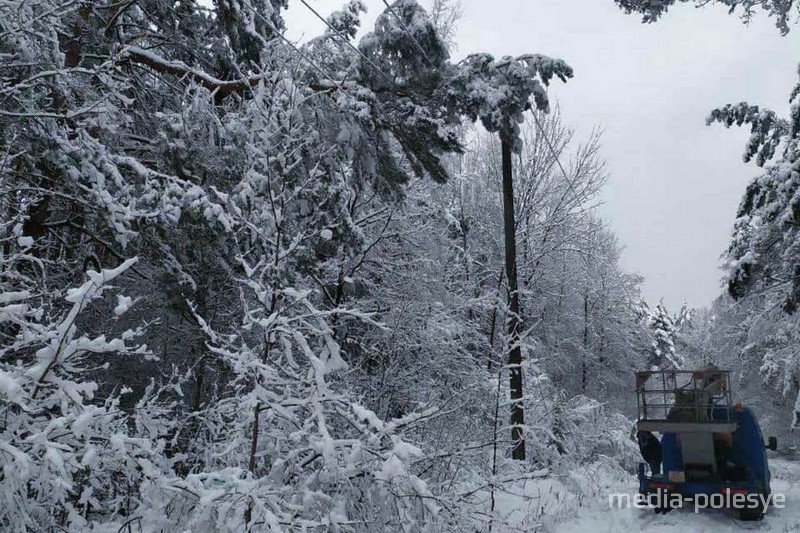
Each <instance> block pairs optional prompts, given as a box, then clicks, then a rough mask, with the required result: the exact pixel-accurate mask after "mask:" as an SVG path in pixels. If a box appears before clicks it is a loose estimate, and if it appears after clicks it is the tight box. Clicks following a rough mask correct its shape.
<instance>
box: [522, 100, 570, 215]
mask: <svg viewBox="0 0 800 533" xmlns="http://www.w3.org/2000/svg"><path fill="white" fill-rule="evenodd" d="M531 115H532V116H533V121H534V122H535V123H536V126H537V127H538V128H539V132H540V133H541V134H542V138H543V139H544V142H545V143H546V144H547V146H548V147H549V148H550V152H552V154H553V157H555V159H556V164H557V165H558V168H559V169H561V174H562V175H563V176H564V180H565V181H566V182H567V185H569V190H570V191H572V195H573V196H574V197H575V199H576V200H577V199H578V193H577V192H576V191H575V185H574V184H573V183H572V180H570V179H569V176H567V171H566V170H564V165H562V164H561V159H560V158H559V157H558V153H557V152H556V149H555V147H554V146H553V143H552V142H551V141H550V137H548V136H547V133H546V132H545V131H544V128H543V127H542V123H541V122H539V117H537V116H536V112H535V111H534V110H531Z"/></svg>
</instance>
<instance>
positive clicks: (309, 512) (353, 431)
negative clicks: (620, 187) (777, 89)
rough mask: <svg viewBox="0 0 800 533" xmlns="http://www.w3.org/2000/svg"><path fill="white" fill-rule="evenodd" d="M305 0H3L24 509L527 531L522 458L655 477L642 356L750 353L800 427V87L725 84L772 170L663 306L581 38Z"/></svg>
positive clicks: (747, 386) (559, 468)
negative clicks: (478, 44) (486, 34)
mask: <svg viewBox="0 0 800 533" xmlns="http://www.w3.org/2000/svg"><path fill="white" fill-rule="evenodd" d="M300 1H302V0H300ZM718 1H719V2H720V3H723V4H726V5H728V6H730V7H731V9H735V8H740V9H739V11H740V12H741V14H742V15H743V16H745V17H748V16H749V15H750V14H752V12H753V11H757V10H767V11H768V12H770V13H772V14H773V15H775V17H776V21H777V24H778V27H779V30H780V31H784V32H786V31H789V27H790V25H791V24H792V23H793V21H792V17H793V16H794V15H796V12H797V7H796V6H795V5H794V2H792V1H789V2H767V1H760V2H757V1H753V0H750V1H744V2H739V1H733V0H724V1H723V0H718ZM287 3H288V0H214V1H213V3H203V2H197V1H195V0H179V1H173V0H97V1H89V0H0V529H2V530H4V531H6V530H7V531H109V532H114V531H165V532H167V531H201V532H202V531H298V532H300V531H303V532H306V531H307V532H312V531H342V532H351V531H352V532H374V531H408V532H413V531H442V532H444V531H452V532H463V531H505V530H506V529H503V528H512V524H511V519H509V518H508V517H507V516H506V515H504V514H502V513H501V510H502V509H503V505H507V499H508V498H509V497H510V496H518V494H517V492H518V491H517V489H518V488H519V486H520V485H519V484H520V483H525V482H527V481H530V480H534V481H535V480H541V479H550V478H552V479H561V480H562V481H563V480H564V479H567V478H569V476H570V473H571V472H574V471H576V470H580V469H582V468H591V469H592V470H593V471H595V470H596V471H600V470H602V471H605V472H610V474H609V475H621V476H626V475H631V473H632V472H633V471H634V470H635V468H636V464H637V463H638V462H639V461H640V458H639V450H638V448H637V444H636V441H635V439H633V438H632V437H633V433H634V429H633V428H634V420H635V410H636V399H635V397H634V396H633V395H632V394H631V391H632V388H633V374H634V372H635V371H636V370H642V369H663V368H692V367H696V366H702V365H705V364H708V363H715V364H717V365H719V366H720V367H724V368H729V369H731V370H732V371H733V377H734V380H735V385H736V388H737V390H739V391H740V392H741V394H740V395H741V396H742V398H743V399H744V400H745V401H746V402H748V403H749V404H751V405H752V406H754V408H755V409H757V411H758V413H759V416H761V417H762V418H763V422H762V424H763V425H764V428H765V431H767V430H769V431H771V434H780V435H781V439H782V440H781V447H782V449H784V451H787V452H788V451H789V450H790V447H791V445H792V443H793V442H794V441H793V439H794V434H793V433H791V432H790V431H791V429H792V428H794V427H795V426H798V425H800V403H798V406H797V407H796V406H795V399H796V398H797V395H798V390H800V353H798V350H797V346H798V344H797V343H798V338H800V329H799V328H798V326H799V324H798V320H797V316H798V314H797V311H798V306H800V250H799V249H798V246H799V245H798V235H799V234H798V231H797V228H798V226H799V225H800V214H799V213H800V212H799V211H798V209H799V208H798V205H799V204H798V194H800V187H799V185H800V85H798V86H797V87H795V88H794V89H793V90H792V89H791V88H787V90H788V92H787V94H789V92H790V95H791V98H790V102H791V109H790V111H789V116H788V118H782V117H781V116H780V115H779V114H778V113H775V112H773V111H769V110H765V109H761V108H759V107H757V106H755V105H748V104H736V105H729V106H725V107H720V108H719V109H717V110H714V111H712V112H711V114H710V116H709V119H708V120H709V123H711V122H719V123H722V124H723V125H725V126H732V125H745V126H749V127H751V129H752V137H751V140H750V142H749V143H748V145H747V147H746V158H747V159H748V160H750V159H753V160H754V161H756V162H757V163H758V164H759V165H760V166H762V167H763V171H764V172H763V174H762V175H761V176H759V177H757V178H756V179H754V180H753V182H752V184H751V185H750V186H749V187H748V189H747V191H745V192H744V198H743V200H742V204H741V207H740V210H739V215H738V218H737V220H736V221H731V224H732V226H733V225H734V222H735V229H734V233H733V236H732V239H731V244H730V248H729V250H728V252H727V253H726V270H725V272H726V276H727V277H726V280H727V292H726V293H725V294H721V296H720V298H719V299H718V300H717V301H716V302H715V303H714V305H713V306H712V307H711V308H709V309H690V308H689V307H688V306H684V307H683V308H682V309H667V308H666V306H665V305H663V304H655V305H652V304H651V305H649V306H648V304H646V303H645V302H644V301H643V298H642V295H641V292H640V286H641V283H642V278H641V277H640V276H639V275H638V274H636V273H633V272H628V271H626V270H625V268H623V266H622V265H621V261H620V256H621V253H622V245H621V243H620V242H618V239H617V237H616V236H615V235H614V233H613V231H612V230H611V229H610V227H609V225H608V224H607V223H606V222H605V221H604V220H603V219H602V217H601V216H600V214H599V212H598V205H599V203H600V197H599V195H600V193H601V191H602V188H603V187H604V184H605V183H606V180H607V179H608V176H609V172H610V170H609V168H608V167H607V165H606V164H605V162H604V158H603V149H602V134H601V133H600V130H599V129H598V130H596V131H594V132H592V133H590V134H589V135H586V136H583V137H581V136H580V135H579V134H578V133H577V130H576V129H575V128H574V127H573V126H571V125H570V124H569V123H567V121H566V120H565V118H564V116H563V115H562V113H561V110H560V109H559V106H558V105H556V104H555V102H551V98H549V95H548V87H549V86H550V85H552V84H560V83H564V82H566V83H572V82H571V81H570V79H571V78H572V77H573V71H572V69H571V68H570V66H569V65H568V64H567V63H566V62H564V61H562V60H560V59H557V58H550V57H547V56H543V55H539V54H535V53H531V54H528V55H522V56H516V57H511V56H507V57H493V56H491V55H489V54H485V53H479V54H471V55H468V56H466V57H464V58H463V59H460V60H458V61H456V60H454V59H452V57H451V55H452V53H453V41H452V35H453V27H454V25H455V24H457V22H458V18H459V8H458V4H457V2H454V1H453V0H434V1H433V2H432V4H431V3H429V4H426V5H425V7H423V6H422V5H420V4H419V3H418V2H417V1H415V0H396V1H394V2H392V3H386V2H384V4H385V5H383V6H382V7H383V8H384V10H383V12H382V13H380V15H379V16H378V18H377V21H376V23H375V25H374V27H373V28H364V29H362V28H360V16H361V15H362V13H363V12H364V11H365V9H366V6H365V4H364V3H363V2H362V1H361V0H351V1H350V2H348V3H346V4H345V5H344V6H343V7H342V9H341V10H339V11H337V12H334V13H333V14H331V15H330V16H327V17H325V27H326V31H325V32H324V33H323V34H321V35H318V36H313V37H312V38H310V39H308V40H307V41H306V42H304V43H302V44H298V43H294V42H292V41H290V40H288V39H287V38H286V37H285V35H284V30H285V22H284V18H283V17H282V12H283V10H284V9H286V8H287ZM616 3H617V4H619V6H620V7H621V8H622V9H623V10H626V11H628V12H637V13H641V14H643V15H644V17H645V20H646V21H649V22H653V21H655V20H656V19H658V18H659V16H661V15H662V14H663V13H664V12H665V11H666V10H667V8H668V7H670V5H671V4H673V3H675V2H672V1H659V2H655V1H650V0H648V1H635V0H616ZM698 3H703V2H698ZM303 4H305V2H303ZM307 7H309V9H313V8H312V7H310V6H307ZM574 75H575V76H580V73H579V72H575V73H574ZM512 178H513V179H512ZM510 244H512V245H513V247H514V249H515V253H514V255H513V257H510V256H509V245H510ZM565 483H566V482H565ZM578 485H580V483H578V482H576V486H578ZM570 487H571V485H570ZM575 490H578V488H576V489H575ZM523 501H526V502H528V500H526V499H524V498H523ZM528 503H530V502H528ZM573 503H574V502H572V503H570V504H569V505H573ZM565 505H567V504H565ZM531 506H532V507H533V510H532V511H531V513H530V516H528V517H526V518H525V520H528V522H523V523H522V525H520V522H516V525H514V526H513V527H516V528H517V529H508V530H509V531H511V530H526V529H525V527H530V528H533V527H534V525H535V524H536V523H539V520H540V517H541V516H542V515H543V514H546V513H548V512H551V511H548V510H547V509H545V507H544V505H543V504H541V505H540V503H536V502H534V503H532V504H531ZM561 512H566V511H564V509H562V510H561ZM520 528H522V529H520Z"/></svg>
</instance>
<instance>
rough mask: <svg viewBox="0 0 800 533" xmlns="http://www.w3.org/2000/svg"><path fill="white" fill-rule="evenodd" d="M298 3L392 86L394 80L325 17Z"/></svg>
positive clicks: (306, 3) (304, 3)
mask: <svg viewBox="0 0 800 533" xmlns="http://www.w3.org/2000/svg"><path fill="white" fill-rule="evenodd" d="M300 2H302V4H303V5H304V6H306V7H307V8H308V9H309V11H311V12H312V13H313V14H314V15H315V16H316V17H317V18H318V19H320V20H321V21H322V22H324V23H325V25H326V26H327V27H328V28H330V29H331V30H332V31H333V32H334V34H335V35H337V36H338V37H341V38H342V41H341V42H343V43H344V44H346V45H347V46H348V47H350V48H352V49H353V51H355V53H357V54H358V55H360V56H361V57H362V58H364V60H365V61H366V62H367V63H368V64H369V65H370V66H371V67H372V68H373V69H375V71H376V72H378V74H380V75H381V76H383V77H384V78H386V79H387V80H388V81H389V83H391V84H394V79H392V77H391V76H389V75H388V74H386V73H385V72H384V71H383V70H381V68H380V67H379V66H378V65H376V64H375V62H373V61H372V60H371V59H370V58H369V57H367V56H366V54H364V52H362V51H361V50H359V49H358V48H357V47H356V46H355V45H353V43H351V42H350V40H349V39H348V38H347V37H346V36H345V35H343V34H342V32H341V31H340V30H337V29H336V28H334V27H333V25H332V24H331V23H330V22H328V20H327V19H326V18H325V17H323V16H322V15H320V14H319V12H318V11H317V10H316V9H314V8H313V7H311V6H310V5H309V4H308V2H306V0H300Z"/></svg>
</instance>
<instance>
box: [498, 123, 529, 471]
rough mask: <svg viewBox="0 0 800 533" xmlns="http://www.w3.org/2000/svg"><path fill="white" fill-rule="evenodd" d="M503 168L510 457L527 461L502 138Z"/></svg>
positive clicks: (513, 242)
mask: <svg viewBox="0 0 800 533" xmlns="http://www.w3.org/2000/svg"><path fill="white" fill-rule="evenodd" d="M500 143H501V152H502V159H503V161H502V166H503V224H504V230H505V245H506V278H507V279H508V292H509V299H510V302H509V316H508V343H509V346H510V348H511V349H510V350H509V352H508V366H509V376H510V377H509V388H510V392H511V441H512V442H513V443H514V444H513V446H514V448H513V449H512V451H511V457H512V458H513V459H516V460H518V461H524V460H525V437H524V435H523V429H522V428H523V427H524V426H525V412H524V409H523V406H522V348H521V347H520V345H519V341H520V335H519V320H520V316H519V288H518V285H517V239H516V229H517V227H516V222H515V220H514V179H513V176H512V168H511V141H510V140H509V139H507V138H506V136H504V135H502V134H501V135H500Z"/></svg>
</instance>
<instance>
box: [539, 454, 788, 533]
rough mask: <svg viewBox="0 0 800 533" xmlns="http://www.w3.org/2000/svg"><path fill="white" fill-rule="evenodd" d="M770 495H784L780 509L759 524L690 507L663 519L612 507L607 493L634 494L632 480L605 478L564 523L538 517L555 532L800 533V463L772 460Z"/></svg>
mask: <svg viewBox="0 0 800 533" xmlns="http://www.w3.org/2000/svg"><path fill="white" fill-rule="evenodd" d="M770 470H771V472H772V492H773V494H784V495H785V497H786V503H785V506H784V507H783V508H782V509H778V508H775V507H770V508H769V510H768V512H767V515H766V516H765V517H764V520H763V521H761V522H742V521H740V520H738V519H737V516H736V515H735V514H733V513H730V512H725V511H718V510H712V509H704V510H701V511H700V512H699V513H695V511H694V507H692V506H686V507H684V508H682V509H676V510H674V511H672V512H670V513H667V514H666V515H658V514H655V513H654V512H653V511H652V510H650V509H635V508H630V509H616V508H615V509H612V508H610V506H609V503H608V493H609V492H611V491H612V490H614V491H615V492H631V493H635V492H636V480H635V478H634V477H633V476H631V478H630V480H629V481H628V482H627V483H626V482H624V481H621V480H620V479H618V478H617V479H607V480H606V482H605V483H602V484H601V485H599V486H598V487H597V489H600V490H595V491H593V492H595V494H592V495H590V496H587V497H586V499H585V501H584V502H583V505H582V506H580V507H579V508H578V509H577V510H575V513H574V516H573V517H570V518H566V519H556V520H547V519H546V517H542V523H543V528H544V530H545V531H554V532H555V531H557V532H558V533H572V532H574V533H585V532H587V531H592V532H606V531H607V532H618V531H652V532H672V531H674V532H676V533H677V532H685V531H693V532H698V533H700V532H708V533H715V532H718V531H723V532H724V531H742V530H764V531H776V532H782V533H783V532H792V531H797V532H800V463H798V462H793V461H786V460H782V459H772V460H771V461H770Z"/></svg>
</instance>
